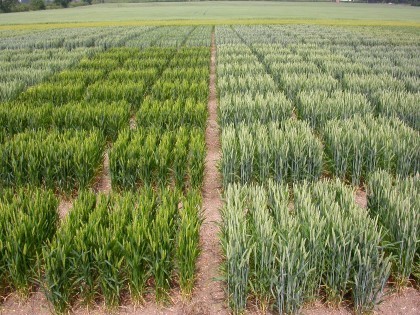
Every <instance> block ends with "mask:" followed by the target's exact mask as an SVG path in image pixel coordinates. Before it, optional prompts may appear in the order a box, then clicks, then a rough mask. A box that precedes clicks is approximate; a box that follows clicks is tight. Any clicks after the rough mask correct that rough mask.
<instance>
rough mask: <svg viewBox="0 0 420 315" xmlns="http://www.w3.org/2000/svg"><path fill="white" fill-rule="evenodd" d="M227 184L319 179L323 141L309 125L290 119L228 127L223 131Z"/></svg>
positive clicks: (224, 171) (222, 166)
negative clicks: (280, 122) (271, 180)
mask: <svg viewBox="0 0 420 315" xmlns="http://www.w3.org/2000/svg"><path fill="white" fill-rule="evenodd" d="M221 142H222V144H221V145H222V159H221V170H222V174H223V181H224V184H225V185H226V184H229V183H232V182H241V183H249V182H252V181H256V182H262V181H264V180H266V179H268V178H273V179H275V180H277V181H279V182H280V181H284V182H290V181H301V180H305V179H307V180H316V179H318V178H319V177H320V175H321V172H322V168H323V153H322V151H323V150H322V144H321V142H320V141H319V140H318V139H317V138H316V137H315V136H314V135H313V134H312V132H311V129H310V128H309V126H308V125H307V124H306V123H304V122H301V121H296V120H287V121H285V122H284V124H282V125H281V126H280V127H278V126H277V125H276V124H269V125H268V126H266V125H261V124H254V125H250V126H247V125H239V126H238V127H233V126H228V127H226V128H224V129H223V130H222V140H221Z"/></svg>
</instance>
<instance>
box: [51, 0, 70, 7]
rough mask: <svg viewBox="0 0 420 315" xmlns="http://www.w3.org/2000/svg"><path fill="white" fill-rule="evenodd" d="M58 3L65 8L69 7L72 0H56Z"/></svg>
mask: <svg viewBox="0 0 420 315" xmlns="http://www.w3.org/2000/svg"><path fill="white" fill-rule="evenodd" d="M54 3H55V4H56V5H61V6H62V7H63V8H67V7H68V6H69V3H70V0H54Z"/></svg>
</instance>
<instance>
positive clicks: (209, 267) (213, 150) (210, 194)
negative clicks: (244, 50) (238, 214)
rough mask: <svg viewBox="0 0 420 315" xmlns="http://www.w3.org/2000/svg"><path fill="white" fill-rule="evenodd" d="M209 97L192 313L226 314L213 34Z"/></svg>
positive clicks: (213, 40)
mask: <svg viewBox="0 0 420 315" xmlns="http://www.w3.org/2000/svg"><path fill="white" fill-rule="evenodd" d="M209 85H210V95H209V102H208V112H209V119H208V124H207V129H206V147H207V157H206V165H205V174H204V186H203V192H202V193H203V209H204V213H203V214H204V222H203V225H202V227H201V233H200V242H201V250H202V252H201V255H200V257H199V260H198V281H197V286H196V289H195V294H194V296H193V300H192V305H191V308H190V314H227V313H228V311H227V310H226V309H225V307H224V300H225V295H224V291H223V286H222V283H221V282H220V281H215V279H216V278H217V277H218V276H219V274H218V271H219V267H220V264H221V259H222V258H221V251H220V246H219V241H218V240H219V237H218V233H219V226H218V224H219V222H220V220H221V218H220V212H219V210H220V208H221V206H222V200H221V197H220V189H221V178H220V173H219V171H218V169H217V162H218V160H219V158H220V141H219V125H218V123H217V89H216V45H215V36H214V32H213V33H212V45H211V65H210V84H209Z"/></svg>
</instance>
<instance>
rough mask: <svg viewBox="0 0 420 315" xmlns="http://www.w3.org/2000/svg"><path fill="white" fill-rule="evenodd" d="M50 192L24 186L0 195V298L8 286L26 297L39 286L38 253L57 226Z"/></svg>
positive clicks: (55, 199) (52, 196)
mask: <svg viewBox="0 0 420 315" xmlns="http://www.w3.org/2000/svg"><path fill="white" fill-rule="evenodd" d="M57 207H58V200H57V198H56V197H55V196H54V194H53V193H52V192H51V191H43V190H41V189H38V188H34V187H24V188H20V189H17V190H16V191H14V190H11V189H4V190H3V191H2V193H1V196H0V295H1V294H2V289H5V287H8V288H9V289H11V288H13V289H15V290H17V291H18V292H19V293H20V294H23V295H27V294H28V293H29V292H30V291H31V290H32V287H33V286H35V285H37V284H39V281H40V280H41V279H40V278H39V275H40V272H39V271H40V269H41V265H42V259H41V251H42V248H43V246H44V245H46V243H47V242H48V241H49V240H50V239H52V238H53V236H54V234H55V232H56V229H57V225H58V220H59V219H58V212H57Z"/></svg>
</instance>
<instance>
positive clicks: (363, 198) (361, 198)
mask: <svg viewBox="0 0 420 315" xmlns="http://www.w3.org/2000/svg"><path fill="white" fill-rule="evenodd" d="M354 198H355V201H356V203H357V204H358V205H359V206H360V207H362V208H363V209H367V195H366V191H364V190H361V189H358V190H356V194H355V196H354Z"/></svg>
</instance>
